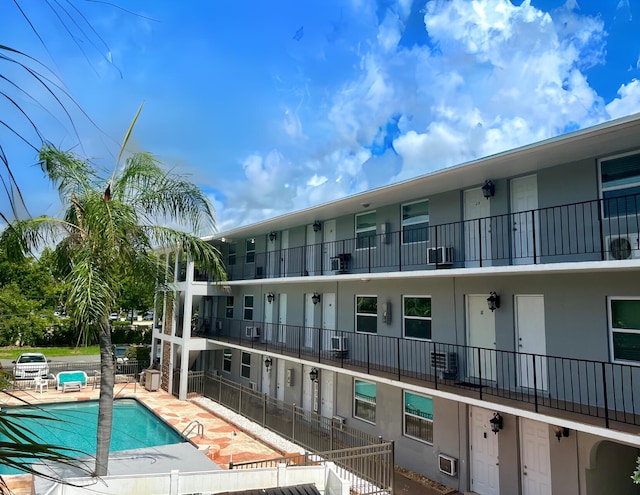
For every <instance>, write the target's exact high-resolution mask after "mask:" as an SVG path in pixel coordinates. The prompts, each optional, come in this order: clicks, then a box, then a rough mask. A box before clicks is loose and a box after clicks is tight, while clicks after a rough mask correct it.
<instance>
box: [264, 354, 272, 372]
mask: <svg viewBox="0 0 640 495" xmlns="http://www.w3.org/2000/svg"><path fill="white" fill-rule="evenodd" d="M272 364H273V359H271V356H269V357H267V358H265V360H264V367H265V368H267V371H271V365H272Z"/></svg>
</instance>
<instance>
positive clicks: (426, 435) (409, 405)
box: [404, 392, 433, 443]
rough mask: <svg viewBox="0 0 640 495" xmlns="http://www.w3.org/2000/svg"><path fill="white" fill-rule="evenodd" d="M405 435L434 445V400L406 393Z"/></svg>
mask: <svg viewBox="0 0 640 495" xmlns="http://www.w3.org/2000/svg"><path fill="white" fill-rule="evenodd" d="M404 434H405V435H406V436H408V437H412V438H416V439H418V440H422V441H424V442H429V443H433V399H431V398H430V397H425V396H423V395H418V394H414V393H411V392H405V393H404Z"/></svg>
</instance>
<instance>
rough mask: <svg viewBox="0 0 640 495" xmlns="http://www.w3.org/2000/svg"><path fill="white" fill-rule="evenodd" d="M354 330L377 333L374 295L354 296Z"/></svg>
mask: <svg viewBox="0 0 640 495" xmlns="http://www.w3.org/2000/svg"><path fill="white" fill-rule="evenodd" d="M356 332H365V333H378V298H377V297H376V296H356Z"/></svg>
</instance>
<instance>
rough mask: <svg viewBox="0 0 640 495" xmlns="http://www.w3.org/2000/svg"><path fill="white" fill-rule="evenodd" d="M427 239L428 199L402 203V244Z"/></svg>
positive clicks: (425, 240)
mask: <svg viewBox="0 0 640 495" xmlns="http://www.w3.org/2000/svg"><path fill="white" fill-rule="evenodd" d="M428 240H429V201H418V202H415V203H409V204H406V205H402V244H411V243H414V242H427V241H428Z"/></svg>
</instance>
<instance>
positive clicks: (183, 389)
mask: <svg viewBox="0 0 640 495" xmlns="http://www.w3.org/2000/svg"><path fill="white" fill-rule="evenodd" d="M193 267H194V264H193V260H192V259H191V257H189V259H188V260H187V267H186V283H185V289H184V308H183V312H182V316H183V317H182V346H181V352H182V355H181V356H180V389H179V391H178V399H180V400H187V390H188V387H187V386H188V385H189V349H190V348H191V313H192V311H193V295H192V292H193V291H192V286H193Z"/></svg>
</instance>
